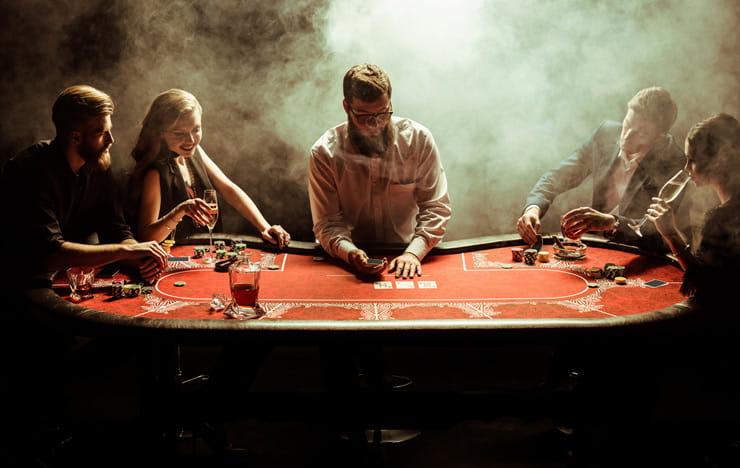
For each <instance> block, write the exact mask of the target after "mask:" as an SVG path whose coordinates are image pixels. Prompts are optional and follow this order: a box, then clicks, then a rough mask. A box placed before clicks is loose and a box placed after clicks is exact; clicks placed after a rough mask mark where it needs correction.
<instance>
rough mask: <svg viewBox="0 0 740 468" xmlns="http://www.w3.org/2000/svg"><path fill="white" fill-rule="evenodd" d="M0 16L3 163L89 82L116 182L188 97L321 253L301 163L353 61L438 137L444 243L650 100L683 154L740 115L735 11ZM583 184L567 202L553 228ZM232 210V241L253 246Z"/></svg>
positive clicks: (331, 8) (738, 12) (555, 6)
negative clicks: (689, 136)
mask: <svg viewBox="0 0 740 468" xmlns="http://www.w3.org/2000/svg"><path fill="white" fill-rule="evenodd" d="M0 18H1V19H0V21H2V28H0V38H1V40H2V48H1V49H0V50H1V51H0V58H1V59H2V71H1V72H0V73H1V77H2V78H1V80H0V113H1V115H0V158H2V159H1V160H2V161H4V160H5V159H7V158H8V157H10V156H12V155H13V154H15V153H16V152H18V151H20V150H21V149H23V148H24V147H26V146H28V145H30V144H32V143H33V142H34V141H36V140H39V139H48V138H52V137H53V136H54V130H53V126H52V123H51V119H50V109H51V105H52V103H53V101H54V99H55V98H56V96H57V94H58V93H59V92H60V91H61V90H62V89H64V88H65V87H66V86H69V85H72V84H77V83H88V84H91V85H93V86H96V87H98V88H100V89H102V90H104V91H106V92H108V93H109V94H111V96H112V97H113V98H114V100H115V102H116V106H117V108H116V112H115V115H114V119H113V121H114V136H115V138H116V143H115V144H114V146H113V149H112V155H113V158H114V169H115V170H116V171H117V172H118V173H119V174H123V173H124V172H125V171H126V170H127V169H129V168H130V167H131V159H130V156H129V152H130V150H131V147H132V146H133V143H134V140H135V138H136V135H137V133H138V126H139V123H140V121H141V119H142V118H143V116H144V114H145V112H146V109H147V106H148V105H149V103H150V102H151V101H152V99H153V98H154V97H155V96H156V95H157V94H158V93H160V92H162V91H164V90H166V89H169V88H173V87H180V88H183V89H186V90H188V91H191V92H192V93H194V94H195V95H196V96H197V97H198V98H199V100H200V101H201V104H202V105H203V108H204V116H203V124H204V138H203V141H202V146H203V147H204V148H205V149H206V151H207V152H208V154H209V155H211V157H213V158H214V160H215V161H216V162H217V163H218V164H219V165H220V166H221V167H222V169H223V170H224V171H225V172H226V174H227V175H229V176H230V177H231V178H233V179H234V180H235V181H236V182H237V183H238V184H240V185H241V186H242V187H243V188H244V189H245V190H246V191H247V193H249V194H250V195H251V196H252V197H253V198H254V200H255V201H256V202H257V204H258V206H259V207H260V208H261V209H262V211H263V213H264V214H265V216H266V217H267V218H268V221H270V222H271V223H276V224H282V225H283V226H284V227H285V228H286V229H288V230H289V231H290V232H291V233H292V235H293V238H294V239H298V240H312V239H313V236H312V233H311V218H310V212H309V205H308V196H307V187H306V170H307V155H308V150H309V148H310V146H311V145H312V143H313V142H314V141H315V140H316V139H317V138H318V137H319V136H320V135H321V134H322V133H323V132H324V131H325V130H326V129H327V128H329V127H330V126H333V125H335V124H337V123H339V122H341V121H342V120H343V119H345V118H346V116H344V114H343V111H342V108H341V79H342V76H343V74H344V72H345V71H346V70H347V69H348V68H349V67H350V66H352V65H354V64H356V63H361V62H372V63H377V64H379V65H381V66H382V67H383V68H385V69H386V70H387V71H388V73H389V75H390V77H391V80H392V81H393V89H394V94H393V100H394V109H395V110H396V114H397V115H401V116H405V117H411V118H413V119H414V120H417V121H419V122H421V123H423V124H424V125H426V126H428V127H429V128H430V129H431V130H432V132H433V134H434V135H435V139H436V140H437V143H438V146H439V148H440V152H441V155H442V158H443V161H444V164H445V168H446V170H447V174H448V179H449V185H450V195H451V197H452V202H453V211H454V214H453V219H452V221H451V222H450V225H449V229H448V235H447V239H448V240H455V239H463V238H470V237H476V236H483V235H491V234H502V233H510V232H514V230H515V229H514V223H515V221H516V218H517V217H518V215H519V213H520V210H521V208H522V206H521V205H522V203H523V200H524V198H525V196H526V194H527V192H528V191H529V189H530V188H531V186H532V184H533V183H534V182H535V180H536V179H537V177H539V175H541V174H542V172H543V171H545V170H547V169H549V168H550V167H552V166H553V165H555V164H557V163H558V162H559V161H560V160H561V159H563V158H564V157H565V156H567V155H568V154H569V153H570V152H571V151H573V150H574V149H576V148H577V147H578V146H579V145H580V144H581V143H582V142H583V141H584V140H585V139H586V138H587V137H588V136H589V135H590V134H591V132H593V130H594V129H595V128H596V127H597V126H598V125H599V123H600V122H601V121H602V120H605V119H613V120H621V119H622V117H623V115H624V112H625V106H626V103H627V101H628V100H629V98H630V97H631V96H632V95H633V94H634V93H635V92H636V91H637V90H639V89H641V88H644V87H647V86H652V85H662V86H664V87H666V88H667V89H668V90H669V91H671V93H672V94H673V96H674V98H675V100H676V101H677V103H678V105H679V118H678V121H677V123H676V125H675V127H674V129H673V132H672V133H673V134H674V135H675V136H676V139H677V141H679V142H680V143H681V145H682V142H683V139H684V137H685V134H686V132H687V130H688V129H689V128H690V127H691V125H693V124H694V123H695V122H697V121H698V120H701V119H703V118H705V117H708V116H710V115H712V114H714V113H717V112H721V111H724V112H729V113H731V114H734V115H740V93H738V91H739V90H738V87H739V86H738V77H740V64H739V63H738V45H740V37H739V36H738V28H737V23H738V22H737V19H738V18H740V7H739V6H738V3H737V2H735V1H734V0H708V1H702V2H695V1H690V0H674V1H669V0H662V1H653V2H647V1H636V0H634V1H633V0H630V1H624V2H597V1H587V0H571V1H567V2H540V1H534V0H530V1H521V2H485V1H474V0H468V1H465V2H434V1H431V2H421V1H405V2H392V1H390V0H384V1H378V2H372V3H367V2H358V1H344V2H339V1H336V2H332V1H331V0H299V1H287V0H270V1H265V0H255V1H236V0H218V1H195V0H188V1H185V0H180V1H177V0H176V1H144V0H130V1H124V0H92V1H90V0H85V1H83V0H68V1H63V2H56V1H41V0H27V1H22V2H16V1H9V0H0ZM589 189H590V188H589V187H588V186H586V187H584V188H583V189H581V190H576V191H573V192H572V193H569V194H567V195H566V196H563V197H561V199H560V200H559V201H558V203H556V205H555V206H554V208H553V211H552V212H551V214H549V215H548V216H547V217H546V219H545V221H546V225H545V229H555V228H556V226H557V218H558V215H559V214H560V213H562V212H563V211H564V210H566V209H568V208H572V207H574V206H577V205H580V204H587V203H588V202H589ZM699 195H700V201H702V203H704V205H706V204H711V203H713V198H712V196H711V195H709V196H708V197H707V196H705V195H706V193H705V194H702V193H701V192H700V193H699ZM704 205H700V206H704ZM223 212H224V219H225V230H227V231H229V232H236V233H244V234H255V233H256V231H255V230H254V228H253V227H251V226H250V225H248V223H247V222H246V221H245V220H243V219H240V218H239V217H236V216H234V214H235V213H234V212H233V211H232V210H229V209H228V208H226V209H224V211H223ZM701 212H702V211H701V210H700V211H699V214H698V215H697V223H700V214H701Z"/></svg>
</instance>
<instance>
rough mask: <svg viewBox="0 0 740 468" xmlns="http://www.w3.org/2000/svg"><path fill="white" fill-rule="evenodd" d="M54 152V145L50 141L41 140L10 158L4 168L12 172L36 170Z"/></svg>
mask: <svg viewBox="0 0 740 468" xmlns="http://www.w3.org/2000/svg"><path fill="white" fill-rule="evenodd" d="M55 152H56V150H55V145H53V144H52V140H43V141H38V142H36V143H34V144H33V145H31V146H28V147H26V148H24V149H22V150H21V151H19V152H18V153H16V154H15V156H13V157H12V158H10V159H9V160H8V162H7V164H6V168H10V167H12V168H14V170H20V171H22V170H26V169H29V168H36V167H38V166H43V165H45V161H46V160H47V159H48V158H49V157H52V155H53V154H54V153H55Z"/></svg>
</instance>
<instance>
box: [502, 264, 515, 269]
mask: <svg viewBox="0 0 740 468" xmlns="http://www.w3.org/2000/svg"><path fill="white" fill-rule="evenodd" d="M501 268H503V269H504V270H511V269H512V268H514V266H513V265H509V264H507V263H505V264H503V265H501Z"/></svg>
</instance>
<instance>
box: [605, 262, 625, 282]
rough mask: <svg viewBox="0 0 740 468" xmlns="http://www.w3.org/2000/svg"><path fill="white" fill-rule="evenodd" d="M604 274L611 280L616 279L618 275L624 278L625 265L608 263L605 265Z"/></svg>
mask: <svg viewBox="0 0 740 468" xmlns="http://www.w3.org/2000/svg"><path fill="white" fill-rule="evenodd" d="M604 276H605V277H607V278H608V279H610V280H614V279H615V278H616V277H618V276H621V277H623V278H624V277H625V276H624V266H622V265H615V264H613V263H607V264H606V265H604Z"/></svg>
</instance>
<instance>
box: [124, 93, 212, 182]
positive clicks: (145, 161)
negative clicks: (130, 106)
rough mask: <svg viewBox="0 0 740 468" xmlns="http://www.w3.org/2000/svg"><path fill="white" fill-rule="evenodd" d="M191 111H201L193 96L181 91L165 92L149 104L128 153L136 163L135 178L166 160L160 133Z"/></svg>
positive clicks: (166, 155) (164, 146)
mask: <svg viewBox="0 0 740 468" xmlns="http://www.w3.org/2000/svg"><path fill="white" fill-rule="evenodd" d="M192 111H198V112H199V113H201V114H202V113H203V108H202V107H201V106H200V103H199V102H198V100H197V99H196V98H195V96H193V95H192V94H190V93H189V92H187V91H184V90H182V89H177V88H173V89H168V90H167V91H165V92H163V93H161V94H160V95H159V96H157V97H156V98H155V99H154V101H152V103H151V105H150V106H149V109H148V110H147V112H146V116H145V117H144V120H143V121H142V123H141V131H140V132H139V137H138V139H137V140H136V145H135V146H134V149H133V150H131V157H132V158H134V161H136V165H135V166H134V170H133V176H134V177H140V176H141V175H142V174H143V172H144V171H145V170H146V169H147V168H148V167H149V166H151V165H152V163H154V161H156V160H157V159H159V158H167V157H169V152H168V150H167V145H166V144H165V143H164V137H163V135H162V134H163V132H164V131H165V130H166V129H167V128H169V127H170V126H171V125H172V124H174V123H175V122H177V119H178V118H180V116H181V115H182V114H185V113H187V112H192Z"/></svg>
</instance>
